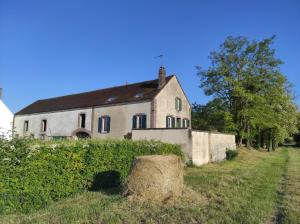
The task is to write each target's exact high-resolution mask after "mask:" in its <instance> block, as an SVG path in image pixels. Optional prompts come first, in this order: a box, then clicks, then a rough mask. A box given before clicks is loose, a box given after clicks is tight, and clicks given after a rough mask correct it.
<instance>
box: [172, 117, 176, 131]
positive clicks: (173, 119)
mask: <svg viewBox="0 0 300 224" xmlns="http://www.w3.org/2000/svg"><path fill="white" fill-rule="evenodd" d="M172 128H175V117H172Z"/></svg>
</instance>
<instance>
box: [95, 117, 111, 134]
mask: <svg viewBox="0 0 300 224" xmlns="http://www.w3.org/2000/svg"><path fill="white" fill-rule="evenodd" d="M98 132H99V133H109V132H110V117H109V116H102V117H99V120H98Z"/></svg>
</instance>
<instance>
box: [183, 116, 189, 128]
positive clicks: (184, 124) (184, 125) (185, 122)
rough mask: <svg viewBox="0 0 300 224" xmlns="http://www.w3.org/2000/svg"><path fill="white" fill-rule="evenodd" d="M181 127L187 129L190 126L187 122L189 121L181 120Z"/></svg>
mask: <svg viewBox="0 0 300 224" xmlns="http://www.w3.org/2000/svg"><path fill="white" fill-rule="evenodd" d="M182 126H183V128H189V126H190V121H189V119H186V118H185V119H183V120H182Z"/></svg>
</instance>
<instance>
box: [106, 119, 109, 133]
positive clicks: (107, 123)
mask: <svg viewBox="0 0 300 224" xmlns="http://www.w3.org/2000/svg"><path fill="white" fill-rule="evenodd" d="M106 119H107V121H106V125H107V127H106V128H107V129H106V131H107V132H110V117H107V118H106Z"/></svg>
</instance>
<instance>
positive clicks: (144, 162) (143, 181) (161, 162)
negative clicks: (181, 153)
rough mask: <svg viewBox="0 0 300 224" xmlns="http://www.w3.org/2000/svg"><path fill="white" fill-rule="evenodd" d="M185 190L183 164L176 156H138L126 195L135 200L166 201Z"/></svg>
mask: <svg viewBox="0 0 300 224" xmlns="http://www.w3.org/2000/svg"><path fill="white" fill-rule="evenodd" d="M182 190H183V163H182V161H181V159H180V157H178V156H175V155H151V156H138V157H136V158H135V159H134V161H133V164H132V167H131V170H130V173H129V176H128V179H127V185H126V190H125V194H126V195H130V196H131V197H133V198H138V199H144V200H152V201H166V200H169V199H173V198H176V197H178V196H180V195H181V194H182Z"/></svg>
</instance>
